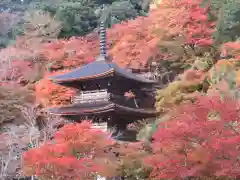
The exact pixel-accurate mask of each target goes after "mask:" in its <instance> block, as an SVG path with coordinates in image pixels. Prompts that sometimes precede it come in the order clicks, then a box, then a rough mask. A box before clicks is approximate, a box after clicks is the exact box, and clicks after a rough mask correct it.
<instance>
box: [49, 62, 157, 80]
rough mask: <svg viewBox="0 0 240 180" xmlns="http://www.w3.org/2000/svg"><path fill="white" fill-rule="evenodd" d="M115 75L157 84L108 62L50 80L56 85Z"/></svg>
mask: <svg viewBox="0 0 240 180" xmlns="http://www.w3.org/2000/svg"><path fill="white" fill-rule="evenodd" d="M113 75H117V76H121V77H124V78H127V79H131V80H134V81H138V82H142V83H156V81H153V80H148V79H146V78H143V77H139V76H137V75H136V74H134V73H132V72H130V71H128V70H126V69H123V68H120V67H119V66H117V65H116V64H114V63H113V62H108V61H105V60H100V61H94V62H91V63H89V64H87V65H85V66H82V67H80V68H76V69H73V70H72V71H70V72H68V73H65V74H61V75H57V76H51V77H49V79H50V80H52V81H54V82H55V83H60V84H61V83H65V82H74V81H85V80H91V79H98V78H104V77H109V76H113Z"/></svg>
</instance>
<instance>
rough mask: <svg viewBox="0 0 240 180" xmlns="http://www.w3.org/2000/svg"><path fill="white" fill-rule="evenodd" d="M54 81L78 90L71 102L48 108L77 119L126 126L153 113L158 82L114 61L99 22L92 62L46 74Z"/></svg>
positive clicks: (118, 127)
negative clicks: (98, 36) (64, 70)
mask: <svg viewBox="0 0 240 180" xmlns="http://www.w3.org/2000/svg"><path fill="white" fill-rule="evenodd" d="M49 79H50V80H51V81H53V82H54V83H57V84H60V85H63V86H65V87H71V88H75V89H77V90H78V93H77V94H76V95H75V96H74V97H72V103H71V104H70V105H67V106H63V107H60V108H51V109H49V112H50V113H51V114H55V115H61V116H65V117H67V118H70V119H72V120H75V121H78V120H83V119H90V120H93V121H96V122H98V121H103V122H107V124H108V126H109V127H116V128H117V129H125V128H126V126H127V124H129V123H132V122H134V121H136V120H140V119H144V118H148V117H155V116H156V115H157V112H156V110H155V107H154V105H155V89H156V86H157V82H156V81H154V80H150V79H147V78H144V77H142V76H138V75H137V74H135V73H132V72H131V71H129V70H126V69H122V68H120V67H119V66H117V65H116V64H114V63H113V62H112V61H111V60H110V58H109V57H108V56H107V52H106V29H105V27H104V24H103V23H102V24H101V25H100V55H99V57H98V58H96V60H95V61H94V62H91V63H89V64H87V65H85V66H82V67H79V68H76V69H74V70H72V71H71V72H68V73H65V74H62V75H57V76H52V77H49Z"/></svg>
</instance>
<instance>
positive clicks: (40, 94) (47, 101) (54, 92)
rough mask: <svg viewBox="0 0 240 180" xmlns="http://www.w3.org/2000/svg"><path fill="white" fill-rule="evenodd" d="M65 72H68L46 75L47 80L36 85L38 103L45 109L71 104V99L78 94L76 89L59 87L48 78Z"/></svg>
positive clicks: (44, 79)
mask: <svg viewBox="0 0 240 180" xmlns="http://www.w3.org/2000/svg"><path fill="white" fill-rule="evenodd" d="M64 72H67V70H65V71H61V72H55V73H46V75H45V78H43V79H42V80H40V81H38V82H37V83H36V85H35V91H36V101H37V102H38V103H40V104H41V105H43V106H44V107H47V106H59V105H63V104H69V103H70V101H71V97H72V96H73V95H74V94H75V93H76V91H75V90H74V89H70V88H66V87H64V86H61V85H57V84H55V83H53V82H51V81H50V80H48V78H47V77H49V76H53V75H58V74H61V73H64ZM60 94H64V96H61V95H60Z"/></svg>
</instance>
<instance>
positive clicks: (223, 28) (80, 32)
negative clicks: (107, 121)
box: [0, 0, 240, 180]
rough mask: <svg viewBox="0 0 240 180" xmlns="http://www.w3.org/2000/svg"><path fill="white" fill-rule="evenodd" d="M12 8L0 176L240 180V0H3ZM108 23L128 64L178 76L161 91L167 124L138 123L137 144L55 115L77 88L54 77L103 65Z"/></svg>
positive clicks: (5, 26) (0, 71) (0, 121)
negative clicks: (103, 28) (99, 59)
mask: <svg viewBox="0 0 240 180" xmlns="http://www.w3.org/2000/svg"><path fill="white" fill-rule="evenodd" d="M0 8H1V12H0V39H1V42H0V43H1V51H0V78H1V86H0V97H1V99H0V113H1V114H0V152H1V154H0V157H1V163H0V179H3V180H8V179H13V178H18V177H21V178H26V177H29V178H31V179H35V178H36V179H39V180H40V179H41V180H95V179H97V177H98V176H99V175H100V176H101V177H106V178H109V179H111V178H116V177H122V179H127V180H147V179H150V180H161V179H173V180H186V179H189V180H190V179H194V180H195V179H196V180H197V179H199V180H205V179H211V180H235V179H239V177H240V161H239V158H240V157H239V154H240V148H239V147H240V119H239V117H240V116H239V115H240V104H239V102H240V101H239V98H240V93H239V85H240V78H239V77H238V76H239V75H240V74H239V72H240V71H239V67H240V63H239V60H240V59H239V58H240V42H239V36H240V23H239V21H240V2H238V1H236V0H155V1H150V0H51V1H47V0H2V1H1V2H0ZM101 21H104V22H105V23H106V25H107V26H108V29H107V47H108V54H109V55H110V56H111V57H112V59H113V62H114V63H116V64H117V65H118V66H120V67H122V68H130V69H144V68H146V67H147V66H148V64H149V62H152V61H154V62H156V63H157V65H158V67H159V69H160V70H161V71H160V70H159V72H158V75H159V77H160V76H161V77H162V76H166V75H167V74H169V73H170V74H173V75H174V78H173V80H169V81H168V82H166V83H165V85H164V87H162V88H161V89H158V90H157V93H156V104H155V106H156V109H157V110H158V111H159V114H160V116H159V117H157V118H156V119H154V120H153V119H149V120H148V119H145V120H144V121H139V122H136V123H133V124H129V128H130V127H131V128H135V129H137V131H138V140H139V141H138V142H135V143H119V142H118V141H116V140H115V139H113V138H111V133H110V132H103V131H100V130H96V129H93V128H92V124H91V122H90V121H83V122H81V123H78V124H74V123H69V122H68V121H66V120H65V119H63V118H60V117H55V116H52V115H49V114H48V113H47V112H46V111H45V109H46V108H49V107H53V106H54V107H55V106H60V105H67V104H69V103H70V99H71V97H72V95H73V94H74V93H75V92H74V91H73V90H72V89H70V88H66V87H63V86H60V85H56V84H54V83H52V82H51V81H49V79H48V78H47V77H49V76H50V75H55V74H62V73H64V72H68V71H70V70H71V69H73V68H75V67H78V66H83V65H86V64H88V63H90V62H92V61H93V60H94V58H95V57H96V56H97V55H98V53H99V39H98V28H99V23H100V22H101ZM160 81H161V79H160ZM59 127H61V128H60V129H59Z"/></svg>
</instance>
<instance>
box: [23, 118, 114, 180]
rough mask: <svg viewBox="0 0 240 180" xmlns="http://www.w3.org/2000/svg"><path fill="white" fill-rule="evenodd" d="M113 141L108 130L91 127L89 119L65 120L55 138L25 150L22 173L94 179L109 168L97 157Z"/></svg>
mask: <svg viewBox="0 0 240 180" xmlns="http://www.w3.org/2000/svg"><path fill="white" fill-rule="evenodd" d="M113 143H114V141H113V140H111V139H110V138H109V134H108V133H104V132H102V131H99V130H96V129H92V127H91V123H89V122H88V121H84V122H82V123H79V124H68V125H65V126H64V127H63V128H61V129H60V130H59V131H58V132H57V133H56V135H55V139H54V142H52V143H50V142H49V143H46V144H44V145H42V146H41V147H40V148H32V149H30V150H28V151H27V152H25V153H24V156H23V159H24V173H25V174H26V175H31V176H32V175H36V176H38V177H41V178H44V179H46V180H48V179H49V180H50V179H59V180H72V179H74V180H85V179H93V177H94V176H96V172H101V171H102V169H104V168H106V167H107V169H108V172H110V171H111V167H114V166H112V165H111V166H108V163H107V161H100V157H102V156H104V155H106V154H107V153H105V151H107V150H108V149H107V148H108V147H109V146H110V145H112V144H113Z"/></svg>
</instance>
